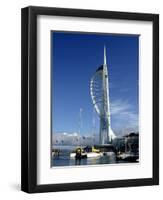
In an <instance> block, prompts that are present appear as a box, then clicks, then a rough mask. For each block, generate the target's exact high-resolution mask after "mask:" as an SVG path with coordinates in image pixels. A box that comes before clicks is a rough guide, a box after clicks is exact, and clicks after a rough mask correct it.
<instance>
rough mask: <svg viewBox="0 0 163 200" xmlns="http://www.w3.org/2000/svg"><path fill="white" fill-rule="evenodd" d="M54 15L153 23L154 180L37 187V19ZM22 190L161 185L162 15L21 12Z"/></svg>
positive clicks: (32, 9)
mask: <svg viewBox="0 0 163 200" xmlns="http://www.w3.org/2000/svg"><path fill="white" fill-rule="evenodd" d="M38 15H49V16H50V15H51V16H52V15H55V16H71V17H87V18H97V19H98V18H103V19H123V20H138V21H151V22H152V23H153V155H152V156H153V177H152V178H140V179H130V180H113V181H96V182H80V183H79V182H76V183H64V184H48V185H38V184H37V134H36V133H37V16H38ZM21 19H22V20H21V37H22V38H21V77H22V79H21V102H22V103H21V190H22V191H24V192H28V193H37V192H55V191H68V190H84V189H100V188H115V187H130V186H147V185H158V184H159V15H158V14H144V13H128V12H113V11H99V10H81V9H65V8H50V7H35V6H30V7H26V8H22V12H21Z"/></svg>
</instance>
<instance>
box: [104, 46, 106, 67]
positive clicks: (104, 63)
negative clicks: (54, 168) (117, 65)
mask: <svg viewBox="0 0 163 200" xmlns="http://www.w3.org/2000/svg"><path fill="white" fill-rule="evenodd" d="M104 65H106V47H105V45H104Z"/></svg>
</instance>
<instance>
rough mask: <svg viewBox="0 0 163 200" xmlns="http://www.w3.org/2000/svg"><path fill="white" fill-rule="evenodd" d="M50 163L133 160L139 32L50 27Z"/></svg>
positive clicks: (136, 137)
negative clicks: (71, 29) (90, 30)
mask: <svg viewBox="0 0 163 200" xmlns="http://www.w3.org/2000/svg"><path fill="white" fill-rule="evenodd" d="M50 81H51V150H50V158H51V167H55V168H56V167H79V166H80V167H81V166H82V167H83V166H85V165H87V166H89V165H91V166H93V165H95V166H97V165H108V166H109V165H120V164H138V163H140V160H139V153H141V149H139V146H140V145H139V134H141V133H140V132H139V117H140V116H139V35H138V34H117V33H116V34H115V33H89V32H77V31H76V32H71V31H53V30H52V31H51V80H50Z"/></svg>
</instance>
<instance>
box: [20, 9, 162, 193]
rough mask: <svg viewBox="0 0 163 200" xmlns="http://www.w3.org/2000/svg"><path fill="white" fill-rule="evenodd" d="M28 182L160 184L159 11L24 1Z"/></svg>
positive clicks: (75, 186) (30, 187) (46, 185)
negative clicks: (38, 4) (50, 5)
mask: <svg viewBox="0 0 163 200" xmlns="http://www.w3.org/2000/svg"><path fill="white" fill-rule="evenodd" d="M21 91H22V109H21V110H22V115H21V116H22V143H21V144H22V154H21V160H22V161H21V163H22V170H21V172H22V174H21V177H22V190H23V191H25V192H28V193H35V192H51V191H66V190H82V189H100V188H113V187H129V186H144V185H158V184H159V16H158V15H157V14H144V13H126V12H112V11H98V10H79V9H64V8H47V7H34V6H30V7H26V8H23V9H22V90H21Z"/></svg>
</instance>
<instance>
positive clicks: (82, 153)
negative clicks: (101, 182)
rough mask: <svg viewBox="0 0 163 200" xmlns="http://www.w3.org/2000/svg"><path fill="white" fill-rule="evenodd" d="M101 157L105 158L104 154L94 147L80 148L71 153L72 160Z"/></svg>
mask: <svg viewBox="0 0 163 200" xmlns="http://www.w3.org/2000/svg"><path fill="white" fill-rule="evenodd" d="M100 156H103V153H101V152H100V151H99V150H97V149H95V148H94V147H85V148H81V147H78V148H76V149H75V150H74V151H73V152H72V153H70V158H97V157H100Z"/></svg>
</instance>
